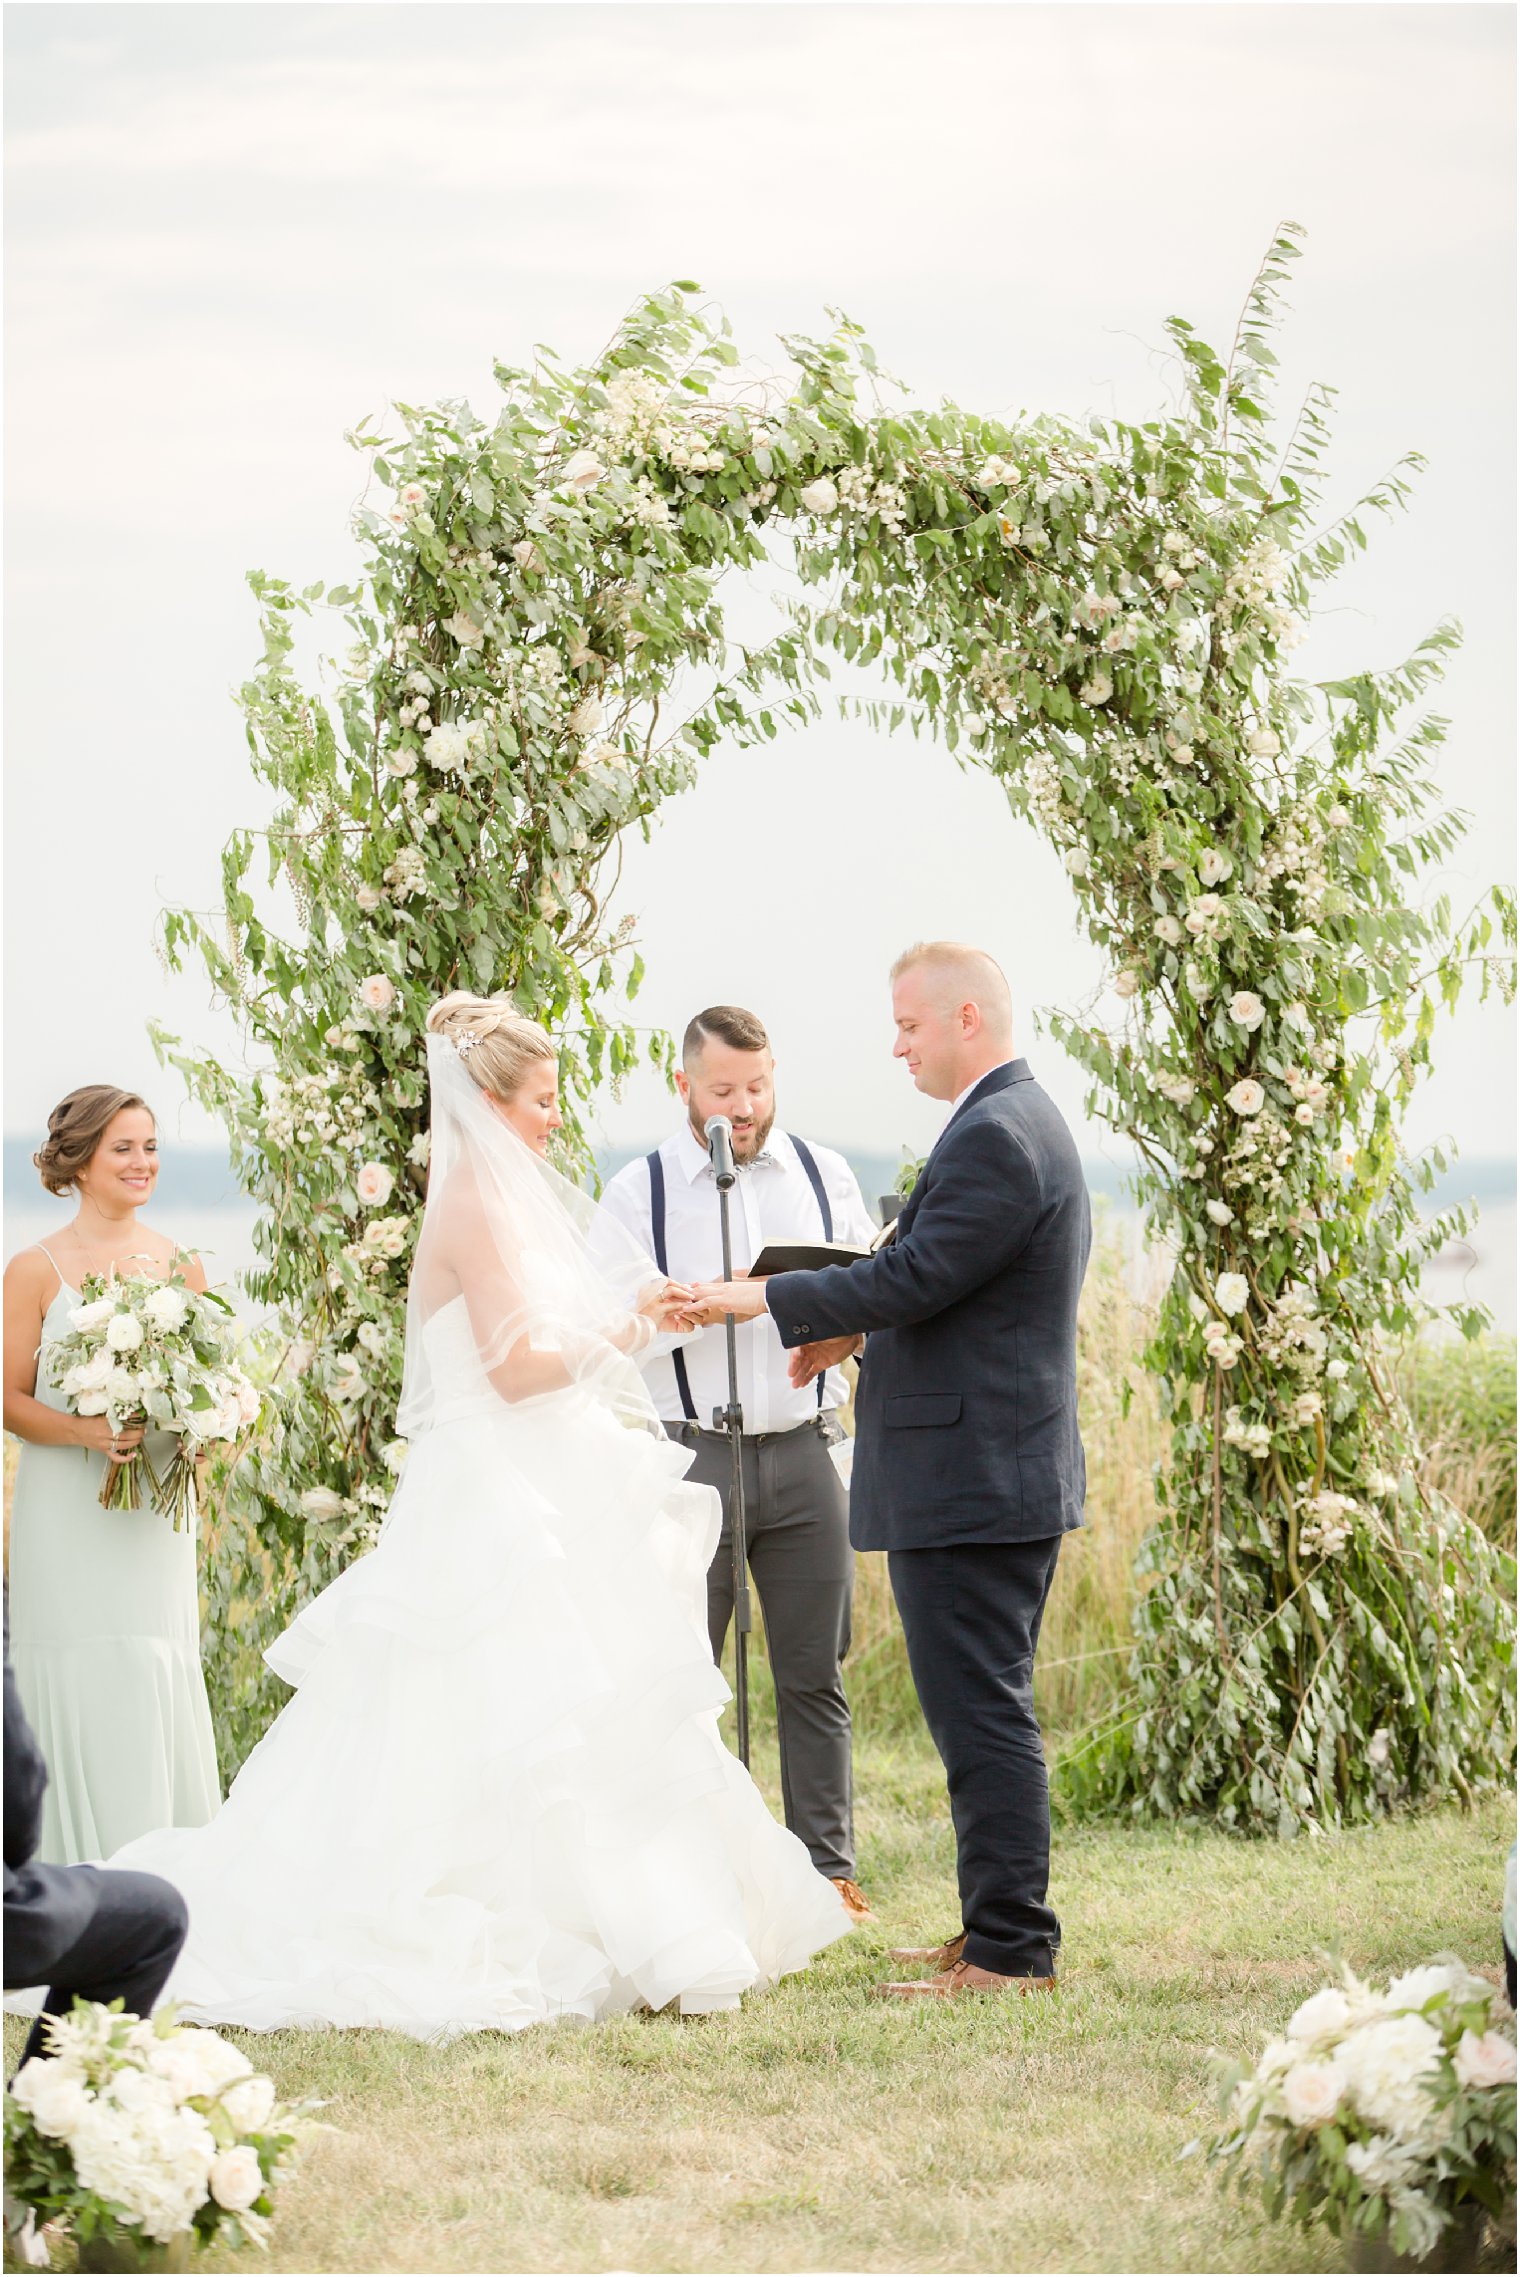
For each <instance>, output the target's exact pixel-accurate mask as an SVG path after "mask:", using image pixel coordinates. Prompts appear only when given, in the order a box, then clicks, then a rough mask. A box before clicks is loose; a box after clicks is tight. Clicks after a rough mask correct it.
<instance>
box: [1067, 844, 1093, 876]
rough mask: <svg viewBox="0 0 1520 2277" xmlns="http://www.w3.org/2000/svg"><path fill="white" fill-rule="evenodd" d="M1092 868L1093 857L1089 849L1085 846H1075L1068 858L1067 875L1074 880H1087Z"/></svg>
mask: <svg viewBox="0 0 1520 2277" xmlns="http://www.w3.org/2000/svg"><path fill="white" fill-rule="evenodd" d="M1091 868H1092V856H1091V854H1089V853H1088V851H1087V848H1086V847H1085V846H1073V847H1072V849H1071V852H1070V853H1069V854H1068V855H1067V857H1066V871H1067V875H1068V876H1069V877H1073V878H1085V877H1086V876H1087V874H1088V872H1089V871H1090V870H1091Z"/></svg>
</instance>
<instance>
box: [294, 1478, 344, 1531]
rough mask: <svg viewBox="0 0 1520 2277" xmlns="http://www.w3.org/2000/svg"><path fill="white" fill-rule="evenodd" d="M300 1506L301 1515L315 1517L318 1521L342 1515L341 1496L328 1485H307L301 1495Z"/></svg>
mask: <svg viewBox="0 0 1520 2277" xmlns="http://www.w3.org/2000/svg"><path fill="white" fill-rule="evenodd" d="M300 1507H301V1515H302V1516H303V1517H305V1518H315V1519H317V1520H318V1522H319V1523H320V1522H321V1521H322V1520H324V1519H328V1518H338V1517H341V1516H342V1513H343V1497H342V1495H341V1494H334V1492H333V1490H332V1488H331V1487H330V1486H309V1487H308V1488H307V1489H306V1492H305V1493H304V1494H303V1495H302V1497H301V1504H300Z"/></svg>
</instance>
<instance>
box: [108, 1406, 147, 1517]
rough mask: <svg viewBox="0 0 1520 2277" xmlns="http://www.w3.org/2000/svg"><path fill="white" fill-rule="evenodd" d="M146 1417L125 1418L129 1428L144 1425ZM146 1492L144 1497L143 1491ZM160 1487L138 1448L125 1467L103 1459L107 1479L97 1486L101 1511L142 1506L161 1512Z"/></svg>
mask: <svg viewBox="0 0 1520 2277" xmlns="http://www.w3.org/2000/svg"><path fill="white" fill-rule="evenodd" d="M146 1420H147V1418H146V1417H145V1416H141V1415H136V1416H130V1417H128V1419H127V1421H128V1423H129V1424H142V1423H145V1422H146ZM145 1487H146V1488H147V1489H148V1492H147V1493H146V1494H145V1492H144V1488H145ZM162 1491H163V1490H162V1485H161V1482H160V1480H159V1476H158V1473H157V1471H156V1470H155V1469H154V1468H153V1463H152V1459H151V1458H150V1456H149V1454H148V1450H147V1448H146V1447H145V1446H143V1447H137V1448H135V1449H134V1450H133V1452H132V1453H131V1454H130V1455H129V1456H128V1458H127V1460H126V1461H125V1462H124V1463H113V1462H112V1461H111V1459H110V1457H109V1456H107V1458H106V1475H105V1477H104V1478H103V1479H102V1480H101V1482H100V1507H101V1509H102V1510H141V1509H142V1508H143V1506H144V1503H145V1502H149V1503H152V1504H157V1505H158V1507H159V1508H162V1507H163V1505H162V1501H161V1499H160V1498H161V1495H162Z"/></svg>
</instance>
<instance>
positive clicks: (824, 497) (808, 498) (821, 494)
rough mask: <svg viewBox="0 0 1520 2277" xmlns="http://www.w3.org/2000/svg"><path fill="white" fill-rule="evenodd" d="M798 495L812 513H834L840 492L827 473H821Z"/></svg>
mask: <svg viewBox="0 0 1520 2277" xmlns="http://www.w3.org/2000/svg"><path fill="white" fill-rule="evenodd" d="M797 495H798V498H799V499H800V501H801V503H802V504H803V505H804V506H805V507H806V508H807V510H808V512H809V513H810V514H832V513H833V511H834V509H835V507H836V506H837V505H838V504H839V492H838V490H837V489H836V488H835V486H834V484H833V483H832V482H830V480H829V478H828V476H827V475H826V474H821V475H820V476H819V477H818V479H817V481H816V482H810V483H809V484H808V486H807V488H806V489H805V490H802V491H799V492H798V494H797Z"/></svg>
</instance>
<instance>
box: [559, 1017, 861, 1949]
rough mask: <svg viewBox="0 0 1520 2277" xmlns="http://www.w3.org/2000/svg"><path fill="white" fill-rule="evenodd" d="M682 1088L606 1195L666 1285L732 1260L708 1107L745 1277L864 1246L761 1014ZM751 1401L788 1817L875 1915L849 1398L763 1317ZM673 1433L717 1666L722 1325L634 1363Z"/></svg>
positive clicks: (702, 1029)
mask: <svg viewBox="0 0 1520 2277" xmlns="http://www.w3.org/2000/svg"><path fill="white" fill-rule="evenodd" d="M676 1088H677V1091H678V1092H679V1094H680V1098H681V1102H682V1104H683V1106H684V1107H685V1109H686V1119H685V1121H683V1123H682V1124H681V1126H680V1128H679V1130H676V1131H673V1132H672V1133H671V1135H670V1137H669V1138H667V1139H666V1141H665V1143H664V1145H663V1146H661V1147H659V1148H657V1149H656V1151H655V1152H654V1153H653V1154H651V1155H648V1156H646V1157H645V1159H644V1160H643V1161H642V1162H632V1163H629V1164H628V1166H627V1167H626V1168H625V1169H623V1170H620V1171H619V1172H618V1174H617V1176H616V1177H615V1178H613V1179H612V1180H611V1181H610V1182H609V1184H608V1186H607V1189H606V1192H605V1193H604V1195H603V1197H602V1199H603V1205H604V1207H605V1208H606V1209H607V1210H608V1211H609V1212H610V1213H611V1215H612V1216H613V1217H614V1218H615V1219H616V1220H617V1221H618V1222H619V1223H620V1224H622V1225H624V1226H626V1227H627V1228H628V1230H629V1231H630V1232H631V1233H632V1234H633V1235H634V1237H635V1239H636V1240H637V1241H638V1242H639V1244H640V1245H641V1247H642V1248H643V1249H644V1250H645V1251H646V1252H647V1254H648V1255H649V1256H651V1257H652V1258H653V1259H654V1260H655V1263H656V1264H657V1265H658V1266H659V1268H660V1270H661V1271H662V1272H664V1273H668V1274H669V1275H670V1277H671V1279H672V1280H676V1281H683V1282H688V1283H689V1282H696V1281H706V1280H712V1279H714V1278H716V1277H717V1276H719V1275H720V1273H721V1270H722V1251H721V1247H720V1233H719V1217H718V1190H717V1185H716V1182H715V1179H714V1176H713V1168H712V1163H711V1161H710V1159H709V1155H708V1148H707V1141H706V1138H705V1135H704V1134H705V1131H706V1126H707V1123H708V1120H709V1118H710V1117H712V1116H714V1115H725V1116H727V1117H728V1119H729V1121H730V1122H731V1123H732V1125H733V1148H734V1161H735V1164H736V1166H737V1168H738V1172H739V1177H738V1180H737V1183H736V1185H735V1187H734V1200H735V1204H736V1207H735V1208H734V1210H733V1245H734V1266H735V1269H736V1270H746V1269H747V1268H748V1267H749V1266H750V1265H752V1264H753V1263H754V1261H755V1259H756V1258H757V1257H758V1256H759V1254H760V1252H761V1250H762V1249H763V1248H764V1247H765V1245H766V1243H767V1242H775V1241H806V1242H817V1241H838V1242H847V1243H851V1244H853V1245H855V1246H856V1247H859V1248H866V1247H868V1246H869V1245H870V1242H871V1240H872V1237H873V1236H874V1234H875V1232H876V1228H875V1226H874V1225H873V1224H872V1222H871V1218H870V1216H869V1214H868V1212H867V1210H866V1206H865V1203H864V1201H863V1200H862V1198H861V1193H860V1188H859V1186H858V1185H857V1184H856V1181H855V1176H854V1173H853V1172H852V1171H851V1169H850V1167H849V1165H848V1163H847V1162H846V1161H845V1159H844V1157H843V1155H840V1154H836V1153H835V1152H834V1151H833V1149H832V1148H830V1147H826V1146H819V1145H817V1144H815V1143H813V1142H812V1141H808V1140H803V1139H800V1138H795V1137H793V1136H791V1135H790V1134H789V1133H788V1132H786V1131H784V1130H783V1129H782V1128H781V1126H780V1125H779V1124H778V1123H777V1121H776V1091H775V1062H774V1060H773V1058H772V1055H771V1047H770V1038H769V1037H768V1036H767V1034H766V1032H765V1029H764V1027H763V1026H762V1025H761V1023H760V1021H759V1020H757V1019H756V1017H755V1015H754V1014H753V1013H752V1012H746V1011H743V1010H741V1009H740V1008H739V1006H737V1005H733V1004H715V1005H712V1006H710V1007H709V1008H708V1010H707V1011H705V1012H699V1013H698V1014H697V1016H696V1018H695V1019H694V1020H693V1021H692V1022H691V1024H690V1025H689V1027H688V1028H687V1030H686V1034H685V1037H684V1040H683V1042H682V1046H681V1066H680V1069H679V1071H678V1072H677V1075H676ZM738 1348H739V1399H740V1404H741V1406H742V1407H743V1411H744V1441H743V1463H744V1498H745V1534H746V1540H747V1545H748V1550H749V1569H750V1573H751V1575H752V1576H753V1579H754V1585H755V1589H756V1592H757V1593H758V1595H759V1599H760V1606H761V1611H762V1613H763V1615H764V1619H765V1637H766V1649H767V1653H768V1656H769V1659H770V1664H771V1672H772V1675H773V1677H774V1680H775V1686H776V1713H777V1721H778V1723H779V1726H780V1739H781V1792H782V1799H783V1804H784V1807H785V1812H786V1823H787V1825H788V1826H789V1827H790V1828H791V1830H792V1832H793V1833H794V1834H795V1835H796V1836H797V1837H798V1839H799V1840H800V1841H801V1842H802V1843H803V1844H804V1846H805V1847H806V1849H807V1852H808V1855H809V1856H810V1857H811V1859H812V1861H813V1864H814V1865H815V1866H816V1867H817V1869H818V1871H819V1873H821V1874H824V1875H826V1876H827V1877H828V1879H829V1880H830V1881H832V1882H833V1883H834V1884H835V1886H836V1887H837V1888H838V1890H839V1893H840V1895H841V1897H842V1898H843V1900H844V1903H845V1907H846V1909H847V1910H848V1911H849V1912H850V1913H851V1914H852V1915H853V1916H854V1917H855V1918H856V1919H857V1920H866V1919H869V1918H870V1907H869V1904H868V1902H867V1900H866V1898H865V1897H864V1895H863V1893H862V1892H861V1889H860V1886H859V1884H858V1882H857V1881H856V1878H855V1845H854V1830H853V1823H852V1810H851V1771H850V1710H849V1703H848V1702H847V1700H846V1698H845V1692H844V1682H843V1678H842V1676H841V1673H840V1664H841V1662H842V1661H843V1659H844V1657H845V1654H846V1653H847V1652H848V1650H849V1645H850V1600H851V1593H852V1589H853V1584H854V1572H855V1563H854V1553H853V1552H852V1550H851V1548H850V1538H849V1513H848V1506H847V1502H846V1497H845V1491H844V1486H843V1483H842V1481H841V1479H840V1475H839V1471H838V1469H837V1467H836V1465H835V1462H834V1457H833V1453H832V1449H833V1447H834V1446H835V1445H837V1444H838V1442H839V1441H840V1440H841V1439H842V1438H843V1437H844V1428H843V1426H842V1424H841V1423H840V1422H839V1420H838V1411H839V1409H840V1408H841V1407H843V1406H844V1404H845V1402H846V1400H847V1398H848V1396H849V1392H848V1386H847V1385H846V1382H845V1379H844V1375H843V1373H842V1370H841V1369H840V1368H838V1367H834V1368H831V1369H829V1370H828V1372H827V1374H826V1375H824V1376H821V1377H820V1378H819V1379H818V1380H817V1382H816V1383H815V1384H809V1385H808V1386H807V1388H806V1389H805V1390H801V1391H799V1390H797V1389H796V1388H795V1387H794V1386H793V1384H792V1382H791V1380H790V1373H789V1362H788V1356H787V1354H786V1352H785V1351H784V1350H783V1348H782V1344H781V1338H780V1336H779V1334H778V1332H777V1329H776V1325H775V1323H774V1321H773V1320H772V1319H771V1318H770V1316H769V1314H766V1315H764V1316H762V1318H760V1319H758V1320H754V1321H749V1322H746V1324H745V1325H744V1326H743V1327H742V1328H741V1329H740V1330H739V1332H738ZM640 1366H641V1367H642V1369H643V1372H644V1377H645V1381H646V1382H647V1384H648V1386H649V1390H650V1393H651V1395H652V1397H653V1399H654V1401H655V1404H656V1406H657V1407H658V1409H659V1412H660V1417H661V1420H662V1421H663V1423H664V1425H665V1429H666V1431H667V1432H668V1433H669V1435H670V1437H671V1438H672V1439H676V1440H679V1441H680V1442H681V1444H682V1445H683V1446H687V1447H690V1448H691V1449H692V1450H693V1452H694V1455H695V1458H696V1459H695V1461H694V1462H693V1464H692V1467H691V1469H690V1471H689V1472H688V1473H687V1476H688V1478H689V1479H690V1480H691V1481H692V1482H693V1483H695V1484H698V1485H702V1486H712V1487H716V1488H717V1490H718V1492H719V1494H720V1495H721V1496H722V1498H723V1536H722V1541H721V1542H720V1544H719V1548H718V1553H717V1556H716V1557H715V1558H714V1560H713V1562H712V1565H711V1567H710V1569H709V1571H708V1576H707V1626H708V1634H709V1637H710V1638H711V1641H712V1650H713V1658H714V1659H715V1660H721V1658H722V1654H723V1643H724V1639H725V1637H726V1636H727V1634H728V1626H729V1622H730V1621H731V1619H732V1618H733V1608H734V1599H733V1537H732V1532H731V1528H732V1524H733V1513H732V1511H731V1510H730V1508H729V1494H730V1484H731V1478H730V1450H729V1444H728V1437H727V1434H726V1433H725V1432H723V1431H717V1430H714V1429H713V1412H714V1410H715V1409H722V1408H724V1407H726V1406H727V1404H728V1368H727V1360H726V1356H725V1343H724V1331H723V1328H722V1327H721V1325H720V1326H718V1327H714V1328H706V1329H696V1330H693V1331H692V1332H691V1333H690V1334H689V1335H686V1336H674V1335H664V1336H659V1337H657V1338H656V1339H655V1341H654V1343H653V1344H652V1345H650V1346H648V1347H647V1348H646V1350H645V1351H644V1353H643V1354H642V1355H641V1358H640Z"/></svg>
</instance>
